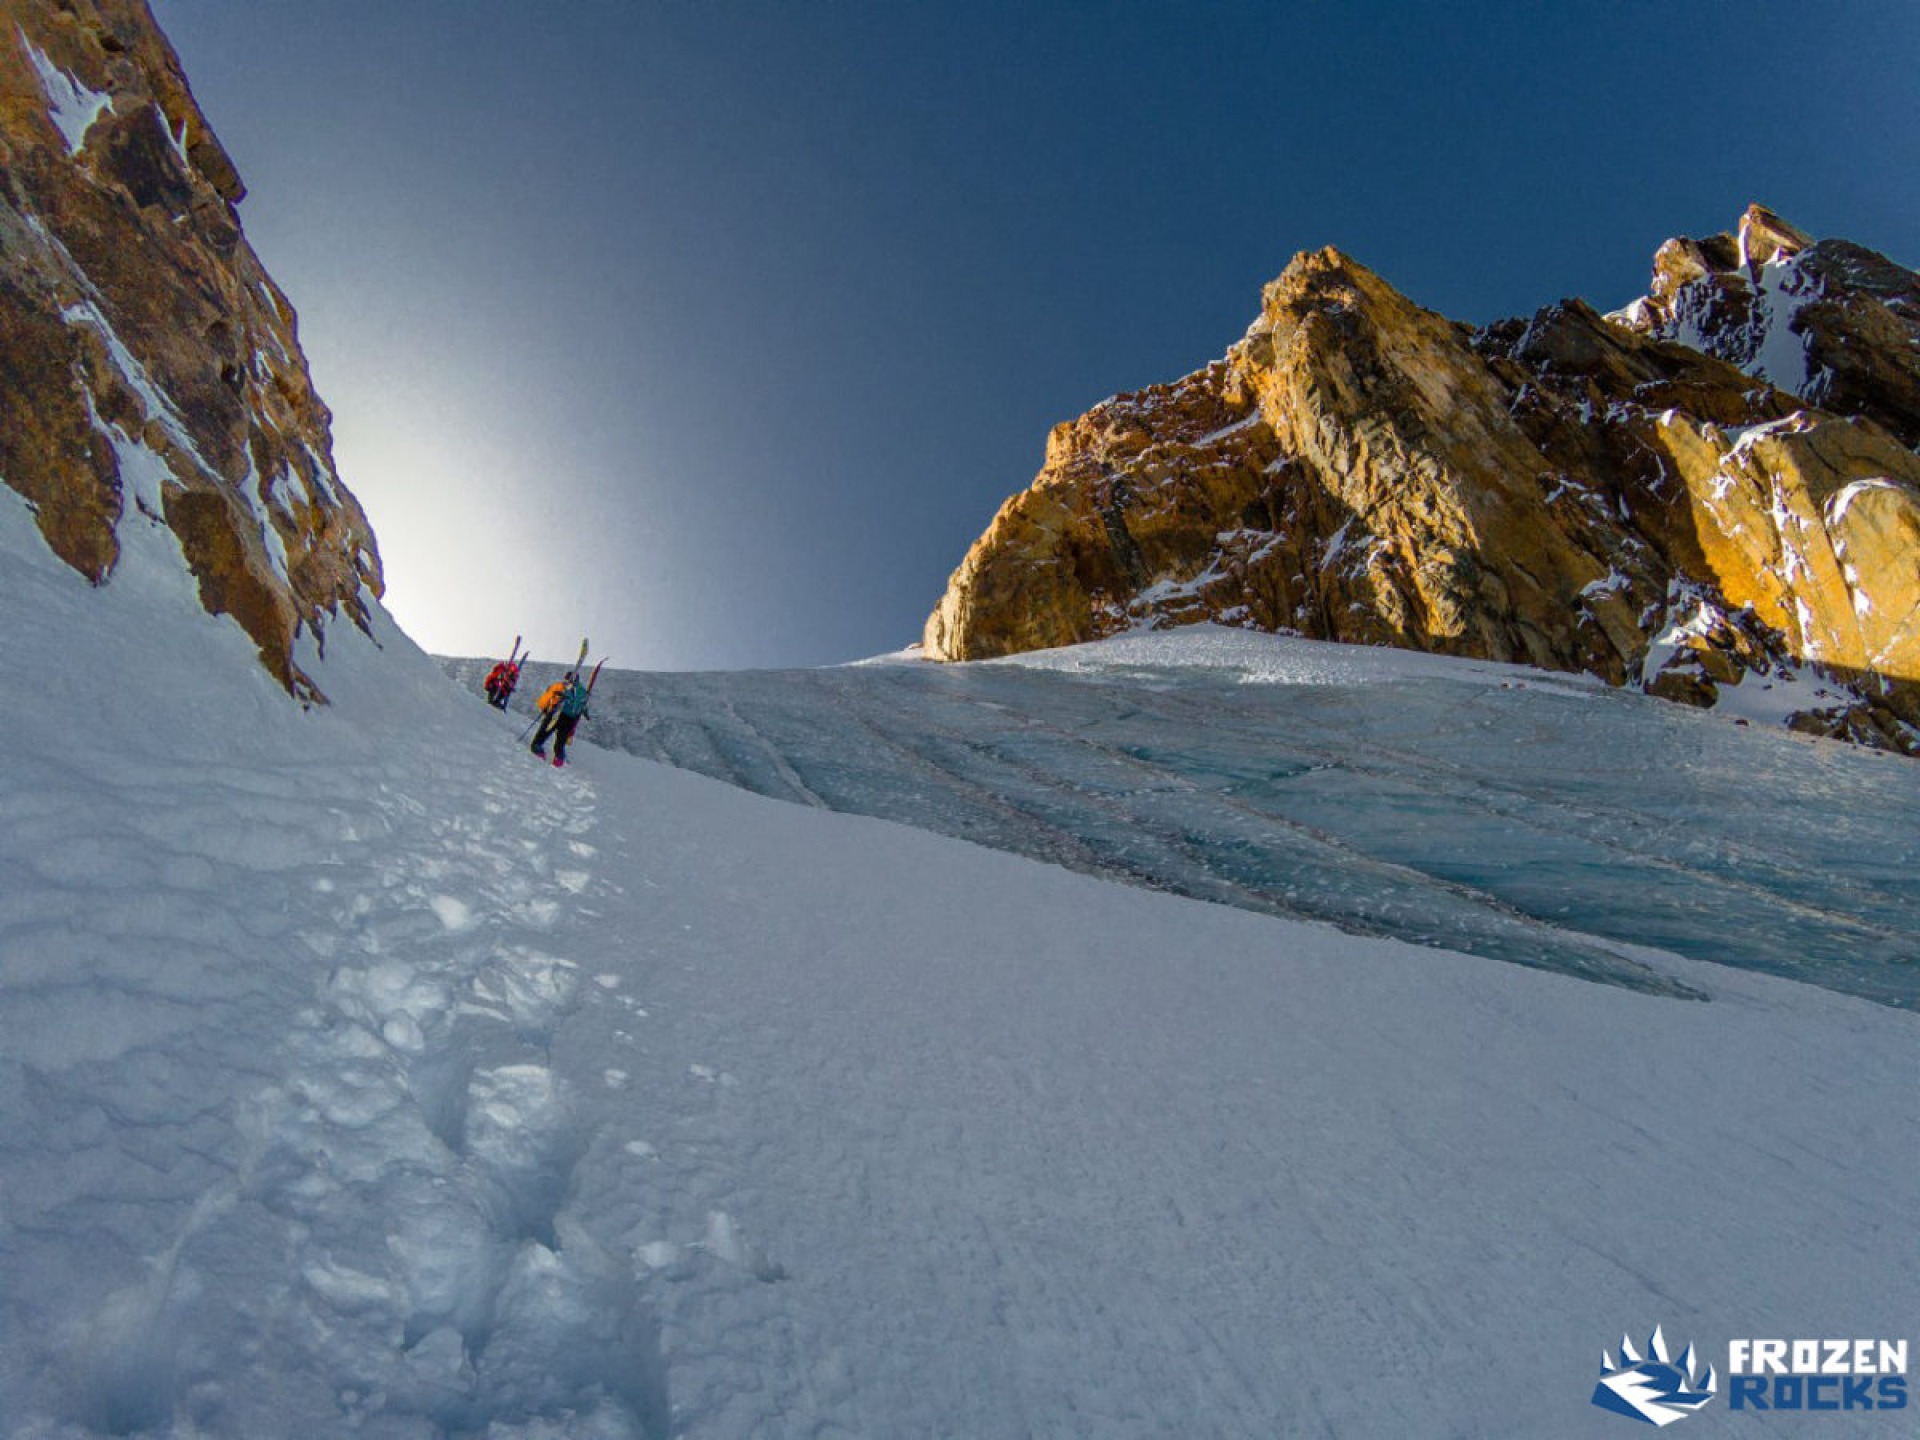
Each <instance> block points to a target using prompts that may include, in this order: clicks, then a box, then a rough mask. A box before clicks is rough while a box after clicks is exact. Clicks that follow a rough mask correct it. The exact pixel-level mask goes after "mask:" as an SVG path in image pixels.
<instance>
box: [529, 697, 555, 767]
mask: <svg viewBox="0 0 1920 1440" xmlns="http://www.w3.org/2000/svg"><path fill="white" fill-rule="evenodd" d="M559 723H560V707H559V706H557V705H556V706H555V707H554V708H553V709H551V710H542V711H541V712H540V728H539V729H537V730H535V731H534V732H533V744H532V745H530V746H528V747H527V748H528V749H530V750H532V751H533V753H534V754H536V755H544V754H546V753H547V737H548V736H549V735H551V734H553V728H554V726H556V725H558V724H559Z"/></svg>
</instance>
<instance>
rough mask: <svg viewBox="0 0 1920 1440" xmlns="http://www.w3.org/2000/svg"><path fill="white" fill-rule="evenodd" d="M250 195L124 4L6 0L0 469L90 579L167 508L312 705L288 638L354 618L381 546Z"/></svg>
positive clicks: (271, 661)
mask: <svg viewBox="0 0 1920 1440" xmlns="http://www.w3.org/2000/svg"><path fill="white" fill-rule="evenodd" d="M244 194H245V188H244V187H243V186H242V185H241V183H240V177H239V176H238V175H237V174H236V173H235V171H234V167H233V164H232V162H231V161H230V160H229V159H228V158H227V154H226V152H225V151H224V150H223V149H222V148H221V146H220V142H219V141H218V140H217V139H215V138H214V134H213V131H212V130H211V129H210V128H209V127H208V125H207V122H206V118H205V117H204V116H203V115H202V114H201V113H200V110H199V107H198V106H197V105H196V104H195V103H194V100H193V96H192V94H191V92H190V91H189V90H188V88H187V83H186V79H185V77H184V76H183V74H182V73H181V69H180V63H179V60H178V58H177V57H176V56H175V55H174V53H173V50H172V47H171V46H169V45H168V43H167V41H166V38H165V37H164V36H163V35H162V34H161V33H160V30H159V28H158V27H157V26H156V25H155V23H154V20H153V16H152V14H151V13H150V12H149V11H148V10H147V7H146V6H145V4H144V3H142V0H0V479H4V480H5V482H6V483H7V484H8V485H10V486H11V487H12V488H13V489H15V490H17V491H18V492H20V494H22V495H23V496H25V497H26V499H27V500H28V502H29V503H30V504H31V505H32V506H33V508H34V511H35V514H36V516H37V519H38V522H39V526H40V530H41V533H42V534H43V535H44V536H45V537H46V540H47V543H48V545H50V546H51V547H52V548H53V549H54V551H55V552H56V553H57V554H59V555H60V556H61V558H62V559H64V560H65V561H66V562H67V563H68V564H70V565H72V566H73V567H74V568H75V569H77V570H79V571H81V572H82V573H83V574H85V575H86V576H88V577H89V578H90V579H91V580H93V581H94V582H95V583H110V582H111V577H112V574H113V569H114V565H115V563H116V561H117V559H118V558H119V555H120V548H121V541H122V537H123V536H124V534H125V527H126V526H128V525H141V524H146V525H164V526H166V527H167V528H168V529H169V530H170V531H171V532H172V534H173V535H174V536H175V537H176V538H177V540H178V542H179V546H180V550H181V552H182V554H183V555H184V557H185V559H186V562H187V563H188V564H189V565H190V566H191V568H192V570H193V573H194V574H195V576H196V577H197V578H198V581H199V587H200V596H201V600H202V602H203V603H204V604H205V605H206V607H207V609H208V610H210V611H213V612H214V613H217V614H220V613H224V614H228V615H231V616H232V617H233V619H234V620H235V621H236V622H238V623H239V624H240V625H241V626H242V627H243V628H244V629H245V630H246V632H247V633H248V635H250V636H251V637H252V638H253V640H254V642H255V643H256V644H257V645H258V646H259V650H260V657H261V660H262V662H263V663H264V664H265V665H266V666H267V667H268V668H269V669H270V670H271V671H272V672H273V673H274V675H275V676H277V677H278V678H279V679H280V681H281V682H282V683H283V684H284V685H286V687H287V689H288V690H289V691H290V692H292V693H293V694H295V695H298V696H301V697H302V698H310V699H324V697H323V696H321V695H320V694H319V692H318V690H317V688H316V687H315V686H314V683H313V681H312V679H311V678H310V677H309V676H308V675H307V674H306V673H305V671H303V670H302V668H301V666H300V664H299V661H298V655H299V654H300V652H301V650H302V648H303V647H311V649H312V650H313V651H314V652H315V653H319V652H321V651H323V650H324V645H325V638H326V627H327V624H328V623H329V622H330V621H331V620H333V619H336V618H338V617H339V616H341V615H345V616H346V617H347V618H349V619H350V620H352V621H354V622H355V623H357V624H359V625H360V626H361V627H362V628H365V627H366V625H367V623H368V617H367V611H366V600H365V598H364V595H363V587H365V590H366V591H370V592H371V593H372V594H373V595H374V596H375V597H377V596H378V595H379V594H380V593H381V578H380V562H379V558H378V553H377V550H376V547H375V543H374V539H373V534H372V531H371V530H370V529H369V527H368V525H367V520H366V517H365V515H364V514H363V513H362V512H361V509H360V506H359V504H358V502H356V501H355V500H354V498H353V496H352V495H351V494H349V493H348V491H347V489H346V487H345V486H343V485H342V484H341V483H340V480H339V477H338V476H336V475H335V474H334V470H333V460H332V441H331V436H330V431H329V427H330V424H331V419H332V417H331V416H330V415H329V414H328V411H327V408H326V406H325V405H323V404H322V403H321V402H320V399H319V397H318V396H316V395H315V394H314V391H313V385H312V382H311V380H310V379H309V377H308V374H307V368H306V362H305V359H304V358H303V357H302V355H301V353H300V347H299V342H298V340H297V338H296V336H295V328H294V326H295V322H294V313H293V308H292V306H290V305H289V304H288V303H287V300H286V297H285V296H284V295H282V294H281V293H280V291H279V289H278V288H277V287H276V286H275V285H274V283H273V281H272V279H271V278H270V277H269V276H268V275H267V273H266V271H265V270H264V269H262V267H261V265H260V262H259V259H258V258H257V257H256V256H255V255H254V253H253V250H252V248H251V247H250V246H249V245H248V244H247V241H246V238H245V236H244V235H243V234H242V233H241V228H240V221H239V216H238V212H237V209H236V207H237V206H238V204H239V202H240V200H241V198H242V197H243V196H244Z"/></svg>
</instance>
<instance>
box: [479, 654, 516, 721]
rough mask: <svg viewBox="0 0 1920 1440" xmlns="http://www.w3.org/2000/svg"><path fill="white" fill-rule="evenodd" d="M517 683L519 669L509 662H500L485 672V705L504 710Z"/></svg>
mask: <svg viewBox="0 0 1920 1440" xmlns="http://www.w3.org/2000/svg"><path fill="white" fill-rule="evenodd" d="M519 683H520V667H519V666H518V665H516V664H514V662H513V661H511V660H502V661H501V662H500V663H499V664H498V665H495V666H494V667H493V669H491V670H489V671H488V672H487V685H486V689H487V703H488V704H489V705H491V706H493V707H494V709H496V710H504V709H506V708H507V702H508V701H509V700H511V699H512V698H513V692H514V689H515V687H516V686H518V685H519Z"/></svg>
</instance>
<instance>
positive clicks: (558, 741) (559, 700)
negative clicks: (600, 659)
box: [527, 667, 599, 768]
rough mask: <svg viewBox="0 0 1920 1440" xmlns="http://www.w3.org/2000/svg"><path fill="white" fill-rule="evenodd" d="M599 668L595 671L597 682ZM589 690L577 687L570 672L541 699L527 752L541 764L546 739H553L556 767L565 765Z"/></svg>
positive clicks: (577, 675) (575, 674)
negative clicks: (539, 760)
mask: <svg viewBox="0 0 1920 1440" xmlns="http://www.w3.org/2000/svg"><path fill="white" fill-rule="evenodd" d="M598 673H599V671H598V667H596V668H595V675H596V678H597V676H598ZM588 693H589V691H588V687H587V686H585V685H583V684H581V683H580V672H579V671H577V670H569V671H568V672H567V673H566V676H565V678H563V679H560V680H556V681H554V682H553V684H551V685H549V686H548V687H547V688H546V691H545V693H544V694H542V695H541V697H540V728H539V729H537V730H535V731H534V732H533V744H532V745H530V746H528V747H527V748H528V749H530V750H532V751H533V753H534V754H535V755H538V756H539V757H540V758H541V759H542V760H544V759H546V758H547V737H548V736H549V735H551V736H552V737H553V763H554V765H555V767H556V768H557V767H559V766H561V765H565V764H566V763H567V742H568V741H569V740H571V739H572V738H573V732H574V730H575V729H576V728H577V727H578V726H579V724H580V722H581V721H582V720H584V719H586V718H587V696H588Z"/></svg>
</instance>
